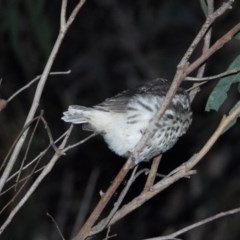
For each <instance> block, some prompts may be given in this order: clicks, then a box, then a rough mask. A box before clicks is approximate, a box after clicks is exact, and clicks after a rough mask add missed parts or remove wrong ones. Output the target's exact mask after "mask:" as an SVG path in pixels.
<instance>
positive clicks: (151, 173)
mask: <svg viewBox="0 0 240 240" xmlns="http://www.w3.org/2000/svg"><path fill="white" fill-rule="evenodd" d="M161 158H162V155H159V156H157V157H155V158H154V159H153V162H152V165H151V169H150V171H149V173H148V178H147V181H146V183H145V186H144V188H143V192H147V191H149V190H150V189H151V187H152V186H153V184H154V181H155V178H156V174H157V170H158V166H159V163H160V160H161Z"/></svg>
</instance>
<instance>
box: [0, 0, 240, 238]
mask: <svg viewBox="0 0 240 240" xmlns="http://www.w3.org/2000/svg"><path fill="white" fill-rule="evenodd" d="M69 2H70V3H69V4H70V7H69V8H70V9H71V7H72V6H74V5H75V3H76V1H69ZM216 2H218V1H216ZM218 4H219V2H218ZM59 16H60V1H56V0H55V1H46V0H45V1H44V0H35V1H31V0H22V1H17V0H16V1H6V0H2V1H0V41H1V44H0V77H1V78H2V79H3V81H2V84H1V88H0V97H1V98H8V97H9V96H11V94H13V93H14V92H15V91H16V90H18V89H19V88H20V87H22V86H23V85H25V84H26V83H27V82H29V81H30V80H31V79H33V78H34V77H35V76H36V75H38V74H41V72H42V70H43V68H44V65H45V63H46V60H47V58H48V56H49V53H50V51H51V48H52V47H53V44H54V41H55V38H56V36H57V33H58V27H59ZM204 20H205V17H204V13H203V12H202V10H201V6H200V3H199V1H189V0H172V1H167V0H162V1H157V0H138V1H136V0H134V1H126V0H123V1H117V0H92V1H90V0H88V1H87V2H86V4H85V6H84V7H83V9H82V10H81V11H80V14H79V16H78V17H77V19H76V20H75V22H74V24H73V26H72V27H71V28H70V30H69V32H68V34H67V36H66V38H65V41H64V43H63V45H62V47H61V49H60V51H59V53H58V55H57V58H56V61H55V64H54V67H53V69H52V71H65V70H68V69H71V71H72V72H71V74H69V75H63V76H50V77H49V80H48V82H47V85H46V88H45V90H44V93H43V96H42V100H41V102H40V106H39V111H40V109H43V110H44V115H45V118H46V119H47V121H48V123H49V126H50V128H51V130H52V132H53V135H54V137H55V138H57V137H58V136H60V135H61V133H62V132H63V131H65V130H66V129H67V127H68V125H67V124H65V123H63V122H62V121H61V120H60V118H61V115H62V112H63V111H64V110H65V109H66V108H67V106H68V105H69V104H80V105H86V106H91V105H93V104H96V103H99V102H100V101H102V100H104V99H105V98H107V97H110V96H112V95H114V94H116V93H118V92H120V91H122V90H124V89H127V88H132V87H134V86H135V85H137V84H138V83H140V82H142V81H146V80H148V79H152V78H155V77H165V78H168V79H171V78H172V77H173V76H174V73H175V71H176V65H177V64H178V62H179V61H180V59H181V57H182V56H183V54H184V52H185V51H186V49H187V47H188V46H189V44H190V43H191V41H192V40H193V38H194V37H195V35H196V33H197V32H198V31H199V29H200V27H201V25H202V23H203V22H204ZM238 21H239V2H237V1H236V3H235V5H234V8H233V10H232V11H228V12H227V13H226V14H225V15H224V16H222V17H221V18H220V19H219V20H217V22H216V23H214V29H213V41H214V40H216V39H218V37H220V36H222V35H223V34H224V33H225V32H226V31H227V30H228V29H230V28H231V27H232V26H233V25H234V24H236V23H237V22H238ZM200 51H201V49H200V48H199V49H197V51H196V53H195V55H194V57H193V58H196V57H197V56H198V54H199V53H200ZM239 52H240V45H239V40H237V39H233V40H232V41H231V42H230V43H229V44H227V46H225V47H224V48H223V49H221V50H220V51H219V52H217V53H216V54H215V55H214V56H213V57H212V58H211V59H210V60H209V61H208V65H207V72H206V75H213V74H217V73H221V72H223V71H225V70H226V69H227V67H228V66H229V64H230V63H231V62H232V61H233V59H234V58H235V57H236V56H237V55H239ZM216 82H217V81H212V82H211V83H208V84H206V85H205V86H204V87H203V88H202V91H201V92H200V93H199V94H198V95H197V97H196V99H195V101H194V102H193V112H194V121H193V124H192V126H191V128H190V130H189V131H188V133H187V135H186V136H184V137H183V138H182V139H181V140H180V141H179V142H178V144H177V145H176V146H175V147H174V148H173V149H171V150H170V151H169V152H167V153H166V154H164V157H163V160H162V162H161V165H160V168H159V173H162V174H165V173H168V172H169V171H170V170H172V169H173V168H174V167H176V166H177V165H178V164H180V163H182V162H183V161H185V160H187V159H188V158H189V157H190V156H191V155H192V154H193V153H195V152H196V151H198V150H199V149H200V148H201V147H202V145H203V144H204V142H205V141H206V140H207V139H208V137H209V136H210V135H211V133H212V132H213V130H214V129H215V128H216V126H217V124H218V122H219V120H220V119H221V116H222V115H223V114H224V113H226V112H228V111H229V109H231V107H232V104H233V103H235V102H236V101H237V99H239V92H238V91H237V87H236V85H234V84H233V85H232V86H231V89H230V91H229V95H228V99H227V101H226V102H225V103H224V104H223V106H222V107H221V108H220V110H219V111H218V112H217V113H216V112H214V111H210V112H205V111H204V108H205V104H206V101H207V98H208V95H209V93H210V92H211V91H212V89H213V88H214V86H215V85H216ZM186 87H187V85H186ZM34 91H35V86H32V87H31V88H29V89H27V90H26V91H25V92H24V93H22V94H21V95H19V96H18V97H17V98H16V99H14V100H13V101H12V102H11V103H10V104H9V105H8V106H7V108H6V109H5V110H4V111H3V112H1V114H0V126H1V127H0V129H1V131H0V156H1V159H3V158H4V157H5V155H6V153H7V151H8V150H9V148H10V146H11V144H12V143H13V141H14V139H15V138H16V136H17V135H18V133H19V131H20V130H21V126H22V124H23V123H24V120H25V118H26V114H27V112H28V110H29V108H30V105H31V102H32V99H33V95H34ZM88 134H89V133H86V132H83V131H82V130H81V128H80V127H79V126H76V127H74V131H73V134H72V136H71V142H76V141H77V140H80V139H82V138H84V137H85V136H87V135H88ZM239 136H240V128H239V124H238V126H237V125H235V126H234V127H233V128H232V129H231V130H230V131H228V132H227V133H226V134H225V135H223V136H222V138H221V139H220V140H219V141H218V142H217V143H216V145H215V146H214V147H213V149H212V150H211V151H210V153H209V154H208V155H207V156H206V157H205V159H203V161H202V162H201V163H200V164H199V165H198V167H197V170H198V173H197V174H196V175H194V176H192V177H191V179H190V180H188V179H183V180H181V181H179V182H178V183H176V184H175V185H174V186H172V187H171V188H169V189H167V190H166V191H165V192H163V193H162V194H160V195H159V196H157V197H155V198H154V199H153V200H151V201H149V202H148V203H146V204H145V205H144V206H142V207H141V208H139V209H137V210H136V211H135V212H134V213H132V214H130V215H129V216H127V217H126V218H125V219H123V220H121V221H120V222H119V223H117V224H116V225H115V226H113V227H112V229H111V232H112V233H116V234H117V237H116V238H115V239H142V238H144V237H145V238H146V237H153V236H157V235H161V234H166V233H169V232H171V231H174V230H177V229H179V228H181V227H183V226H186V225H188V224H190V223H193V222H195V221H197V220H200V219H202V218H204V217H208V216H210V215H213V214H215V213H217V212H220V211H222V210H227V209H229V208H234V207H237V206H239V205H240V200H239V199H240V190H239V189H240V181H239V176H240V162H239V158H240V151H239V144H240V138H239ZM47 144H48V139H47V135H46V132H45V131H44V130H43V128H40V129H39V130H38V131H37V133H36V136H35V138H34V141H33V144H32V146H31V151H30V154H29V156H28V161H30V160H31V158H32V157H34V156H36V154H37V153H38V152H40V151H42V150H43V149H44V147H45V146H47ZM50 156H51V153H49V154H48V155H47V156H46V157H45V159H44V161H48V160H49V157H50ZM123 163H124V159H122V158H120V157H117V156H116V155H115V154H113V153H112V152H110V150H108V148H107V146H106V145H105V143H104V142H103V140H102V139H101V138H100V137H96V138H94V139H92V140H90V141H89V142H87V143H85V144H84V145H81V146H80V147H78V148H75V149H73V150H72V151H71V152H69V153H68V154H67V156H64V157H62V158H61V159H60V161H59V162H58V163H57V165H56V166H55V168H54V170H53V171H52V173H51V174H50V175H49V176H48V177H47V178H46V179H45V180H44V182H43V183H42V184H41V185H40V187H39V188H38V190H37V192H35V194H34V195H33V196H32V197H31V198H30V200H29V201H28V202H27V204H26V205H25V206H24V207H23V208H22V210H21V211H20V213H18V215H17V217H16V218H15V219H14V221H13V222H12V223H11V225H10V226H9V227H8V229H7V230H6V231H5V232H4V234H3V239H8V240H12V239H33V240H44V239H48V240H55V239H60V238H59V235H58V233H57V231H56V228H55V226H54V224H53V223H52V221H51V220H50V218H49V217H47V215H46V213H47V212H49V213H50V214H51V215H52V216H53V217H54V218H55V219H56V221H57V222H58V224H59V227H60V229H61V230H62V232H63V234H64V236H66V239H69V238H70V236H71V235H72V234H74V227H73V226H74V223H75V221H76V217H77V212H78V210H79V208H80V206H83V205H81V204H82V203H84V204H86V201H83V197H84V194H85V192H86V188H87V185H88V183H89V179H91V181H90V185H91V186H92V187H93V188H94V192H93V196H92V197H91V198H90V197H89V198H87V202H88V203H89V204H90V209H93V207H94V206H95V204H96V202H97V200H98V199H99V191H100V190H102V191H105V190H106V188H107V187H108V186H109V184H110V183H111V180H112V179H113V178H114V176H115V175H116V174H117V172H118V171H119V169H120V167H121V166H122V165H123ZM19 165H20V163H19ZM141 167H149V164H148V163H146V164H145V163H144V164H142V166H141ZM16 169H17V167H16ZM144 179H145V177H144V176H142V177H140V178H139V179H138V181H137V182H136V183H135V184H134V185H133V187H132V190H131V191H130V193H129V196H128V197H127V199H128V200H129V199H131V197H133V196H135V195H136V194H137V193H138V192H139V191H141V188H142V184H143V182H144ZM12 194H13V193H8V195H7V196H5V198H9V197H10V196H11V195H12ZM20 197H21V196H19V198H20ZM14 205H15V203H14V202H13V203H12V205H10V206H9V207H8V208H7V209H6V210H5V212H4V213H2V214H1V215H0V219H4V217H6V216H7V215H8V214H9V212H10V211H11V209H12V207H13V206H14ZM90 209H89V210H90ZM239 221H240V217H239V216H238V215H236V216H231V217H228V218H226V219H222V220H219V221H216V222H214V223H211V224H208V225H206V226H203V227H201V228H199V229H197V230H194V231H191V232H189V233H187V234H185V235H184V239H188V240H191V239H194V240H200V239H218V240H223V239H224V240H226V239H228V240H237V239H240V229H239ZM102 236H104V235H102ZM102 236H100V235H98V236H96V237H95V239H102Z"/></svg>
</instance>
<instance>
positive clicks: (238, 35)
mask: <svg viewBox="0 0 240 240" xmlns="http://www.w3.org/2000/svg"><path fill="white" fill-rule="evenodd" d="M234 38H236V39H237V40H240V32H238V33H237V34H235V36H234Z"/></svg>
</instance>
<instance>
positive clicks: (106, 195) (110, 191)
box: [74, 158, 133, 240]
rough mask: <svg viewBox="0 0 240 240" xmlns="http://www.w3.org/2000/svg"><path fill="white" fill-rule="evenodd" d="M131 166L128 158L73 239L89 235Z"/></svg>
mask: <svg viewBox="0 0 240 240" xmlns="http://www.w3.org/2000/svg"><path fill="white" fill-rule="evenodd" d="M132 166H133V161H132V159H131V158H130V159H128V160H127V162H126V163H125V164H124V166H123V167H122V169H121V170H120V171H119V173H118V174H117V176H116V177H115V179H114V180H113V182H112V184H111V186H110V187H109V188H108V190H107V191H106V192H105V193H104V194H103V196H102V198H101V199H100V201H99V202H98V204H97V206H96V207H95V209H94V210H93V212H92V213H91V215H90V216H89V218H88V219H87V221H86V222H85V224H84V225H83V227H82V228H81V230H80V231H79V233H78V234H77V236H76V237H75V238H74V239H75V240H82V239H85V238H86V237H87V236H88V235H89V233H90V230H91V228H92V226H93V225H94V223H95V222H96V221H97V219H98V218H99V216H100V214H101V212H102V210H103V209H104V208H105V206H106V205H107V203H108V202H109V200H110V199H111V197H112V196H113V194H114V193H115V191H116V190H117V188H118V187H119V185H120V184H121V182H122V181H123V179H124V178H125V177H126V175H127V173H128V172H129V170H130V169H131V168H132Z"/></svg>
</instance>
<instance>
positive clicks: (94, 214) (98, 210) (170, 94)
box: [75, 0, 234, 240]
mask: <svg viewBox="0 0 240 240" xmlns="http://www.w3.org/2000/svg"><path fill="white" fill-rule="evenodd" d="M233 2H234V0H229V1H228V2H227V3H224V4H222V6H221V7H220V8H219V9H218V10H217V11H215V12H214V13H213V14H212V15H211V16H209V18H208V22H205V24H204V26H203V28H202V30H201V31H200V34H198V35H197V37H196V38H195V39H194V41H193V43H192V45H191V49H189V50H188V51H187V52H186V54H185V55H184V57H183V59H182V60H181V61H180V63H179V65H178V70H177V72H176V74H175V77H174V80H173V83H172V85H171V87H170V89H169V91H168V93H167V95H166V97H165V100H164V102H163V104H162V106H161V109H160V110H159V111H158V112H157V114H156V115H155V116H154V117H153V119H152V120H151V122H150V124H149V128H148V131H146V132H145V133H144V135H143V136H142V138H141V140H140V141H139V143H138V144H137V146H136V148H135V150H134V153H133V154H132V156H130V158H129V159H128V160H127V162H126V164H125V166H124V167H123V168H122V170H121V171H120V172H119V174H118V175H117V177H116V178H115V179H114V181H113V184H112V185H111V186H110V187H109V189H108V190H107V192H106V193H105V194H104V195H103V198H104V197H105V198H104V199H103V198H102V199H101V200H100V201H99V203H98V204H97V206H96V208H95V209H94V211H93V212H92V214H91V215H90V217H89V218H88V220H87V221H86V223H85V224H84V226H83V228H82V229H81V230H80V232H79V234H78V235H77V237H76V238H75V239H76V240H82V239H85V238H86V237H87V236H88V234H89V232H90V229H91V228H92V226H93V224H94V223H95V222H96V220H97V219H98V217H99V215H100V213H101V212H102V210H103V209H104V208H105V206H106V204H107V202H108V201H109V200H110V198H111V197H112V195H113V194H114V192H115V191H116V189H117V187H118V186H119V185H120V183H121V182H122V180H123V179H124V178H125V176H126V174H127V172H128V171H129V170H130V168H131V167H132V164H133V163H132V162H133V160H134V159H136V158H137V156H138V155H139V153H140V152H141V149H142V148H143V147H144V146H145V144H146V142H147V140H148V139H149V138H150V137H151V133H150V132H151V131H150V130H151V128H152V126H154V125H155V123H156V122H157V121H158V120H159V119H160V118H161V117H162V115H163V114H164V112H165V110H166V109H167V107H168V105H169V104H170V102H171V100H172V98H173V96H174V94H175V93H176V91H177V89H178V87H179V86H180V84H181V82H182V81H183V79H184V78H185V77H186V76H187V74H189V73H190V72H192V71H193V70H194V69H196V68H194V69H193V68H192V69H191V71H189V72H188V73H187V72H185V69H184V68H185V67H186V66H187V64H188V59H189V58H190V56H191V55H192V52H193V50H194V49H195V47H196V46H197V45H198V43H199V41H200V40H201V39H202V37H203V36H204V35H205V33H206V31H207V30H208V28H209V26H210V25H211V24H212V22H213V21H214V20H215V19H216V18H217V17H219V16H220V15H221V14H223V13H224V12H225V11H226V10H227V9H229V8H230V7H231V5H232V3H233ZM147 200H148V198H146V201H147ZM137 205H138V204H136V206H137ZM138 206H139V205H138ZM114 219H116V215H115V216H114V217H113V219H112V220H111V221H110V223H109V224H112V222H113V221H114Z"/></svg>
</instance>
